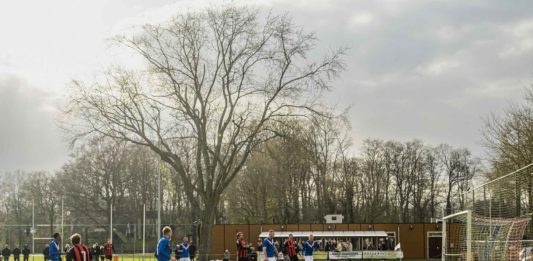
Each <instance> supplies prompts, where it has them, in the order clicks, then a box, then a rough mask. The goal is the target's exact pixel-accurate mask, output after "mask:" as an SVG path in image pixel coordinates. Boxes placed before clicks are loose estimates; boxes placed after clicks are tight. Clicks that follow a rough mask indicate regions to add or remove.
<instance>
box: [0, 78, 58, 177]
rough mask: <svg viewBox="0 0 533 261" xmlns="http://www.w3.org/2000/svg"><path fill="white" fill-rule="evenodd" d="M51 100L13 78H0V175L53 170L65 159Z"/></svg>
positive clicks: (53, 102) (50, 97) (49, 97)
mask: <svg viewBox="0 0 533 261" xmlns="http://www.w3.org/2000/svg"><path fill="white" fill-rule="evenodd" d="M54 104H55V101H54V99H53V98H52V96H50V95H48V94H47V93H45V92H43V91H40V90H37V89H33V88H31V87H29V86H28V84H27V83H26V82H24V81H23V80H21V79H18V78H16V77H13V76H0V172H4V171H14V170H18V169H23V170H28V171H29V170H49V171H51V170H54V169H57V168H59V167H60V166H61V165H62V164H63V163H64V162H65V160H66V159H67V148H66V146H65V144H64V143H63V142H62V139H61V132H60V131H59V129H58V128H57V127H56V125H55V120H54V119H55V117H56V111H55V110H54Z"/></svg>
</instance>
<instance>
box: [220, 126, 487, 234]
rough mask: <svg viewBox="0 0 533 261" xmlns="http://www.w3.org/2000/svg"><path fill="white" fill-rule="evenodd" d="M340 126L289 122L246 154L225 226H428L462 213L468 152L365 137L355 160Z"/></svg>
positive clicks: (473, 166)
mask: <svg viewBox="0 0 533 261" xmlns="http://www.w3.org/2000/svg"><path fill="white" fill-rule="evenodd" d="M342 130H343V128H342V125H341V124H339V123H338V122H335V121H329V122H325V123H324V122H320V123H319V122H311V123H303V122H291V124H289V125H286V126H285V127H284V128H282V129H280V136H279V137H278V138H276V139H275V140H272V141H270V142H268V143H266V144H264V145H263V146H262V147H261V148H260V149H259V150H258V152H256V153H255V154H254V155H252V157H251V159H250V161H249V162H248V164H247V168H246V169H245V170H244V171H242V172H241V174H240V177H239V178H237V179H236V181H235V182H234V183H233V184H232V186H231V187H230V189H229V191H228V193H227V194H226V197H227V198H226V202H227V204H226V206H227V210H228V211H226V212H225V215H224V217H225V218H226V220H227V221H228V222H231V223H301V222H305V223H315V222H318V223H321V222H324V220H323V217H324V215H326V214H332V213H338V214H343V215H344V217H345V220H344V221H345V222H348V223H350V222H354V223H359V222H363V223H365V222H371V223H372V222H375V223H388V222H394V223H396V222H405V223H407V222H429V221H430V220H431V218H439V217H441V216H442V214H443V211H445V212H446V213H451V212H453V211H455V210H458V209H462V207H463V206H464V204H465V202H464V198H463V197H461V196H460V195H461V194H463V192H465V191H467V190H468V189H469V188H470V186H471V185H472V180H473V178H474V176H475V174H476V173H478V172H479V169H480V163H479V160H477V159H475V158H474V157H473V156H472V155H471V153H470V152H469V150H468V149H465V148H454V147H452V146H450V145H447V144H441V145H438V146H431V145H428V144H424V143H423V142H422V141H420V140H413V141H409V142H399V141H383V140H377V139H367V140H365V141H364V142H363V145H362V147H361V148H360V153H359V154H360V156H359V157H353V156H351V155H353V153H352V148H351V146H350V143H349V142H348V139H347V138H346V135H345V134H346V133H345V132H343V131H342Z"/></svg>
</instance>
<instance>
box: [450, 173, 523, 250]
mask: <svg viewBox="0 0 533 261" xmlns="http://www.w3.org/2000/svg"><path fill="white" fill-rule="evenodd" d="M532 175H533V165H529V166H526V167H524V168H521V169H519V170H517V171H515V172H512V173H510V174H508V175H505V176H502V177H499V178H496V179H493V180H491V181H489V182H486V183H484V184H482V185H481V186H478V187H475V188H474V189H472V190H470V191H469V192H468V193H467V194H466V195H465V199H466V204H465V210H464V211H461V212H458V213H455V214H452V215H449V216H446V217H444V218H443V227H442V230H443V248H442V249H443V255H442V260H467V261H474V260H476V261H492V260H498V261H507V260H512V261H516V260H524V261H525V260H533V251H532V249H533V248H532V247H533V241H532V240H533V229H532V222H531V218H532V215H531V214H532V212H533V206H532V203H533V176H532Z"/></svg>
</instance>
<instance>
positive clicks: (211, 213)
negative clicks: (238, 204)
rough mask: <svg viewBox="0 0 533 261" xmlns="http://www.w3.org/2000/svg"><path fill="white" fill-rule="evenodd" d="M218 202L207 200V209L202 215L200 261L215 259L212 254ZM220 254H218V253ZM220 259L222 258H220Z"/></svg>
mask: <svg viewBox="0 0 533 261" xmlns="http://www.w3.org/2000/svg"><path fill="white" fill-rule="evenodd" d="M216 206H217V202H216V201H215V200H207V201H206V203H205V208H204V209H203V210H202V211H201V213H200V220H201V222H202V223H201V224H200V237H199V238H198V255H197V256H198V257H199V258H200V261H208V260H210V259H213V258H212V257H211V256H210V255H211V254H212V253H211V240H212V238H211V236H212V229H213V223H214V221H215V214H216V213H215V209H216ZM216 254H218V253H216ZM219 259H220V258H219Z"/></svg>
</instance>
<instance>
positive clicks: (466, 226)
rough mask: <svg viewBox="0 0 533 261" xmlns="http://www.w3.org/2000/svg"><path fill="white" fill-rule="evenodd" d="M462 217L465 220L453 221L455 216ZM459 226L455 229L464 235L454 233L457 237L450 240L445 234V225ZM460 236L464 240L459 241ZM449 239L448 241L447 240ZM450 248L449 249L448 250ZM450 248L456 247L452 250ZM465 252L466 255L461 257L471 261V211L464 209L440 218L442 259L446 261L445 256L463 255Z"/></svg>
mask: <svg viewBox="0 0 533 261" xmlns="http://www.w3.org/2000/svg"><path fill="white" fill-rule="evenodd" d="M460 217H462V218H464V219H463V220H465V221H466V222H464V223H457V222H453V220H454V219H455V218H460ZM447 225H448V226H459V227H458V228H457V229H458V230H456V229H454V230H453V231H458V232H460V233H461V234H463V233H464V235H455V236H458V238H456V239H455V242H452V241H451V240H450V238H449V237H448V234H447V231H448V230H447V227H446V226H447ZM460 237H464V238H465V242H461V241H460V239H459V238H460ZM448 240H450V242H448ZM449 249H450V251H448V250H449ZM452 249H457V250H456V251H453V250H452ZM465 253H466V257H463V258H464V260H466V261H472V211H470V210H465V211H461V212H458V213H455V214H452V215H449V216H446V217H443V218H442V261H446V260H447V257H452V256H459V257H461V256H463V255H464V254H465Z"/></svg>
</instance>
